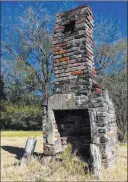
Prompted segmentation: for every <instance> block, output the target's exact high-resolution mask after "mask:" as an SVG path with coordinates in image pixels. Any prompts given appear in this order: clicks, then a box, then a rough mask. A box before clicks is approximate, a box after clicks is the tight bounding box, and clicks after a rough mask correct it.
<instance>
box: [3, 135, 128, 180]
mask: <svg viewBox="0 0 128 182" xmlns="http://www.w3.org/2000/svg"><path fill="white" fill-rule="evenodd" d="M26 140H27V137H2V140H1V174H2V176H1V177H2V181H37V180H40V181H60V180H62V181H64V180H66V181H82V180H83V181H91V176H84V174H83V172H82V171H81V168H80V169H79V167H80V165H81V164H79V165H78V166H76V167H75V166H74V163H73V162H72V161H69V162H70V163H69V164H67V162H66V166H65V167H64V164H61V163H54V164H52V165H50V166H48V165H42V164H41V163H40V161H39V160H38V159H39V158H38V157H39V156H40V153H42V145H43V144H42V143H43V139H42V137H41V136H38V137H37V145H36V149H35V154H36V156H38V157H36V158H33V160H32V161H31V163H30V165H29V166H28V167H27V168H23V169H21V168H20V167H19V163H20V159H21V157H22V154H23V151H24V146H25V143H26ZM73 160H74V159H73ZM75 160H76V161H77V159H75ZM77 167H78V168H77ZM75 170H76V171H77V172H76V171H75ZM75 173H76V175H75ZM92 181H94V179H92ZM99 181H120V182H121V181H127V146H126V145H123V146H119V152H118V158H117V162H116V165H115V166H114V167H113V168H110V169H103V176H102V177H101V179H100V180H99Z"/></svg>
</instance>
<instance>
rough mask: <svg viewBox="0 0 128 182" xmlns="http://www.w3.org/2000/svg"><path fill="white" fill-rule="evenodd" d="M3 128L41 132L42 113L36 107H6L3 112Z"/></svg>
mask: <svg viewBox="0 0 128 182" xmlns="http://www.w3.org/2000/svg"><path fill="white" fill-rule="evenodd" d="M1 121H2V122H1V128H2V129H12V130H41V125H42V124H41V123H42V111H41V108H40V107H38V106H35V105H33V106H32V105H29V106H23V105H13V104H10V105H5V111H2V112H1Z"/></svg>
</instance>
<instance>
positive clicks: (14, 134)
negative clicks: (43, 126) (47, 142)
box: [1, 131, 42, 137]
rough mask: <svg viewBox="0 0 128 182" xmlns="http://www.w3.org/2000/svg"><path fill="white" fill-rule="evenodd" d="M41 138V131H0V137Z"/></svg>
mask: <svg viewBox="0 0 128 182" xmlns="http://www.w3.org/2000/svg"><path fill="white" fill-rule="evenodd" d="M36 135H37V136H41V135H42V131H1V137H29V136H30V137H34V136H36Z"/></svg>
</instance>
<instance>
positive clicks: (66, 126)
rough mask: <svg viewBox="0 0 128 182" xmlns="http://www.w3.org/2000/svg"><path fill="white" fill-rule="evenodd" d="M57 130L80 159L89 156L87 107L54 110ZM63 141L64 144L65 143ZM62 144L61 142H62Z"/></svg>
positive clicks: (89, 138) (89, 132)
mask: <svg viewBox="0 0 128 182" xmlns="http://www.w3.org/2000/svg"><path fill="white" fill-rule="evenodd" d="M54 115H55V120H56V124H57V127H58V132H59V133H60V136H61V138H62V139H63V138H67V141H65V142H66V143H70V144H71V145H72V149H73V152H74V151H75V152H76V153H77V154H78V155H79V156H80V157H81V158H82V159H84V160H88V159H89V157H90V152H89V149H90V143H91V130H90V121H89V114H88V110H87V109H78V110H54ZM65 142H64V145H66V144H65ZM62 145H63V143H62Z"/></svg>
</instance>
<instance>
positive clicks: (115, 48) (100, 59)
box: [94, 17, 127, 141]
mask: <svg viewBox="0 0 128 182" xmlns="http://www.w3.org/2000/svg"><path fill="white" fill-rule="evenodd" d="M97 37H98V38H97ZM94 43H95V45H94V60H95V66H96V70H97V80H98V82H99V83H100V84H101V85H102V87H104V88H106V89H108V91H109V95H110V97H111V99H112V101H113V102H114V105H115V110H116V118H117V125H118V129H119V132H118V136H119V140H120V141H124V140H126V134H127V112H126V111H127V70H126V68H127V66H126V62H127V39H126V38H125V37H124V38H123V37H121V35H120V31H119V20H118V19H117V20H116V21H115V22H114V21H113V20H112V19H110V18H108V17H106V18H104V19H103V18H102V17H101V19H100V18H98V21H96V23H95V27H94Z"/></svg>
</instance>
